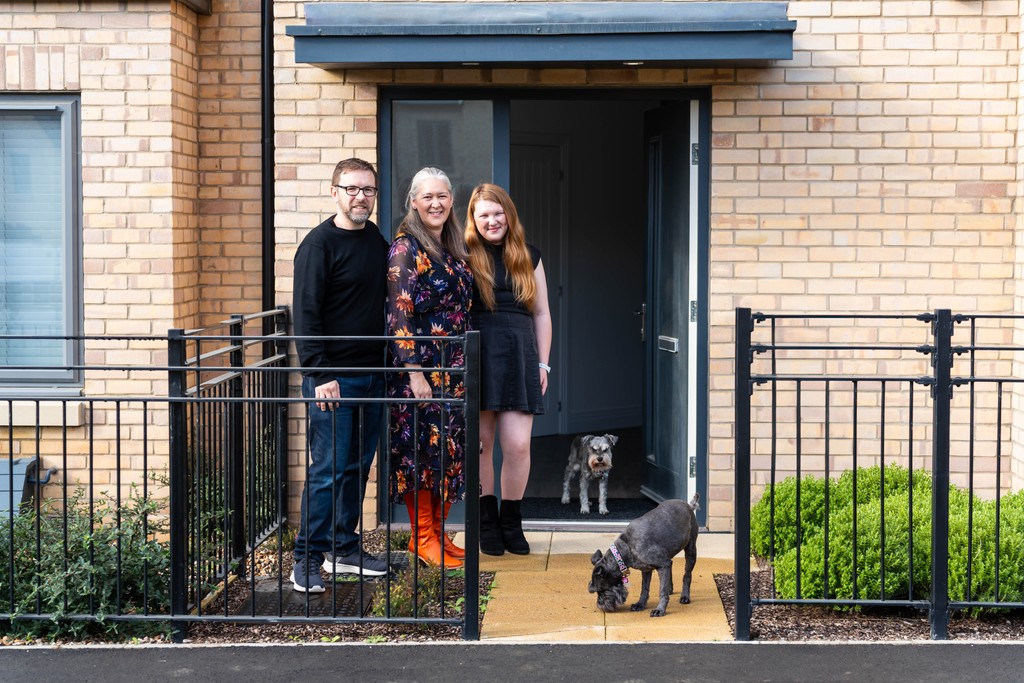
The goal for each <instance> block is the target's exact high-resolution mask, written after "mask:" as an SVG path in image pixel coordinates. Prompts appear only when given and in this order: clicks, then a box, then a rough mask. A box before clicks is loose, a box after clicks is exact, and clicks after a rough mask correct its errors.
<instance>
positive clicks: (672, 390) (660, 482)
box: [643, 102, 697, 501]
mask: <svg viewBox="0 0 1024 683" xmlns="http://www.w3.org/2000/svg"><path fill="white" fill-rule="evenodd" d="M694 119H696V116H695V114H694V113H692V112H691V103H690V102H678V103H673V104H669V105H665V106H662V107H660V108H658V109H655V110H652V111H650V112H648V113H647V115H646V118H645V121H644V126H645V130H644V138H645V141H646V149H647V153H646V163H647V268H648V276H647V282H648V285H647V301H646V310H645V317H646V321H645V325H644V328H645V340H644V343H645V359H644V364H645V374H646V387H645V392H644V393H645V406H644V407H645V410H644V421H645V429H644V432H645V439H644V441H645V450H646V455H647V463H646V470H645V472H644V484H643V492H644V494H645V495H647V496H649V497H651V498H653V499H654V500H658V501H661V500H664V499H667V498H683V499H687V498H688V497H689V495H690V492H691V491H692V490H693V488H694V479H695V476H696V472H695V464H696V461H695V460H693V461H691V458H692V457H694V456H695V455H696V454H695V452H694V447H693V444H694V435H693V431H694V428H695V424H694V422H695V420H694V417H693V408H694V405H693V403H694V400H693V392H692V391H691V390H692V386H691V383H692V382H693V381H694V375H695V368H694V365H695V364H694V363H691V358H695V353H694V352H695V350H696V344H695V342H694V340H693V335H692V329H691V327H695V323H696V311H697V292H696V287H695V282H696V280H695V275H696V260H695V257H696V254H695V253H694V252H695V249H694V248H693V245H692V243H691V234H692V233H693V232H694V229H693V228H694V227H695V226H693V225H692V223H693V219H692V217H693V215H695V214H694V213H693V211H692V210H691V209H692V207H691V203H692V199H691V196H692V193H691V180H692V176H695V170H694V171H691V158H692V157H691V150H692V148H691V144H693V142H694V141H695V139H696V138H695V136H694V134H693V132H692V131H691V121H693V120H694ZM693 168H694V169H696V167H693ZM691 317H692V318H693V323H691Z"/></svg>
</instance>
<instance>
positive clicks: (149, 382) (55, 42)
mask: <svg viewBox="0 0 1024 683" xmlns="http://www.w3.org/2000/svg"><path fill="white" fill-rule="evenodd" d="M196 39H197V20H196V16H195V13H194V12H192V11H191V10H189V9H187V8H186V7H185V6H184V5H182V4H180V3H178V2H150V3H115V2H88V3H86V2H83V3H44V2H13V3H7V4H6V5H5V6H4V11H3V12H2V13H0V45H2V46H3V48H2V49H3V61H0V90H2V91H4V92H13V93H17V92H42V93H50V92H52V93H66V92H70V93H79V94H80V97H81V143H80V144H81V164H82V168H81V172H82V232H81V243H82V280H83V303H84V321H85V324H84V333H85V334H87V335H96V336H98V335H104V336H108V337H112V336H117V335H133V336H134V335H140V336H145V335H164V334H165V333H166V331H167V329H168V328H171V327H191V326H194V325H195V324H196V321H197V315H198V313H199V309H198V301H199V292H198V289H197V285H198V280H197V278H198V262H197V254H196V243H197V241H198V235H197V232H196V231H197V228H198V221H197V215H196V214H197V206H196V203H197V199H198V194H197V171H198V168H197V154H198V149H197V113H198V112H197V105H198V100H197V93H196V84H197V83H198V80H199V76H198V71H197V63H196V49H197V44H196ZM85 362H86V363H87V364H90V365H104V364H106V365H111V364H122V363H124V364H127V363H131V364H145V365H158V366H159V365H164V364H166V344H162V343H153V342H129V341H126V340H107V341H90V342H88V343H87V344H86V348H85ZM164 377H165V373H149V374H147V373H126V372H115V373H99V372H89V373H87V374H86V378H85V387H84V392H83V393H84V396H85V398H86V399H90V398H101V397H103V396H109V395H131V396H143V397H151V396H159V395H165V394H166V381H165V380H164ZM84 410H85V413H86V415H88V416H89V419H91V420H92V422H93V423H94V424H95V425H96V427H95V430H94V432H93V433H92V434H91V435H90V434H89V433H88V431H87V430H86V429H85V428H82V427H73V428H70V429H69V430H68V435H67V447H66V450H65V447H64V446H63V445H62V443H61V439H62V434H61V432H62V430H61V429H60V428H52V427H41V428H40V429H39V430H38V431H37V430H36V429H35V428H27V427H22V428H16V429H15V430H14V432H13V440H12V441H13V449H12V448H11V447H10V446H9V441H8V439H7V438H6V437H5V438H4V439H3V440H2V441H3V445H2V446H0V449H2V451H0V453H3V452H6V451H8V450H13V454H14V455H18V456H24V455H36V454H38V455H42V456H43V458H44V461H45V464H46V465H47V466H55V467H58V468H59V469H60V470H61V476H62V477H64V476H66V477H67V479H68V481H71V482H74V481H87V480H88V479H89V477H92V481H94V482H95V483H96V484H97V485H100V486H104V485H109V484H112V483H113V482H114V481H115V475H114V470H115V469H116V468H117V466H118V464H120V465H121V468H122V470H124V474H123V476H122V483H123V484H128V483H130V482H131V481H133V480H135V481H138V480H139V479H140V478H141V471H142V462H141V457H142V453H141V448H140V444H141V442H142V436H143V430H144V429H145V430H146V434H147V437H148V439H149V442H150V444H151V449H150V451H149V453H147V454H146V455H147V456H148V457H149V466H150V467H151V468H159V467H161V466H163V465H164V464H165V463H166V452H167V451H166V430H167V428H166V425H167V418H166V411H165V410H162V409H161V408H160V407H159V406H151V407H150V408H149V409H147V410H145V411H144V409H143V407H142V405H141V404H140V403H138V402H124V403H122V404H121V405H120V406H119V407H116V406H115V405H114V404H113V403H111V402H107V401H102V400H101V401H97V402H95V403H90V402H88V401H87V403H86V406H85V409H84ZM5 429H6V428H5ZM116 434H119V435H120V438H121V444H120V451H119V452H118V450H117V448H116V447H115V445H114V443H113V442H112V441H111V440H110V439H111V438H112V437H114V436H115V435H116ZM90 436H91V439H90ZM37 439H38V442H39V445H38V447H37V446H36V442H37ZM64 453H67V457H66V458H65V457H64V455H63V454H64ZM118 459H120V460H118ZM90 467H91V468H92V470H93V471H92V473H91V474H90V473H89V471H88V469H89V468H90ZM131 470H135V473H134V474H132V472H131Z"/></svg>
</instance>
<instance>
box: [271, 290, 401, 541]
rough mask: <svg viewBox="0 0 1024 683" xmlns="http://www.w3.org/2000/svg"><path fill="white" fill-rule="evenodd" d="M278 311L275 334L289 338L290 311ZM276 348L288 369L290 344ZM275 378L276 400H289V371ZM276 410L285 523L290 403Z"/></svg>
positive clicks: (279, 481) (278, 472) (280, 512)
mask: <svg viewBox="0 0 1024 683" xmlns="http://www.w3.org/2000/svg"><path fill="white" fill-rule="evenodd" d="M276 310H277V315H275V316H274V321H275V326H274V334H275V335H277V336H287V334H288V323H289V321H288V317H289V316H288V311H289V309H288V307H287V306H278V307H277V309H276ZM274 346H275V349H274V350H275V352H276V354H278V355H281V356H282V357H284V359H285V361H284V362H283V363H282V364H281V367H283V368H286V367H287V366H288V360H287V359H288V342H287V341H284V340H282V339H277V340H276V341H275V344H274ZM274 378H275V381H274V392H275V393H274V398H288V371H287V370H281V371H278V372H275V373H274ZM300 381H301V378H300ZM275 408H276V411H277V412H276V414H275V416H274V435H275V439H276V448H275V449H274V452H275V457H274V465H275V468H276V476H277V496H276V499H275V502H276V505H277V510H276V513H277V521H278V522H284V521H285V519H286V518H287V516H288V510H287V506H288V503H287V501H288V403H287V402H285V401H282V402H281V403H277V404H275ZM384 410H385V412H387V406H384Z"/></svg>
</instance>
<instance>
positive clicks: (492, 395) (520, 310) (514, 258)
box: [465, 183, 551, 555]
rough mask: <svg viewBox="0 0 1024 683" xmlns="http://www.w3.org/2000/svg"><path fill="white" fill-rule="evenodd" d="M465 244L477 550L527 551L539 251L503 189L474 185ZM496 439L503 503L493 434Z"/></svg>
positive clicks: (544, 320)
mask: <svg viewBox="0 0 1024 683" xmlns="http://www.w3.org/2000/svg"><path fill="white" fill-rule="evenodd" d="M465 234H466V246H467V247H468V249H469V265H470V269H471V270H472V271H473V277H474V287H473V306H472V309H471V310H472V313H473V329H476V330H479V331H480V351H481V357H482V366H483V367H482V371H481V373H482V374H481V391H480V395H481V403H480V411H481V412H480V441H481V447H482V448H481V452H480V487H481V498H480V550H481V552H483V553H486V554H488V555H502V554H504V552H505V551H506V550H508V551H509V552H510V553H515V554H518V555H526V554H528V553H529V552H530V544H529V543H528V542H527V540H526V536H525V535H524V534H523V518H522V514H521V512H520V503H521V502H522V499H523V494H524V493H525V491H526V482H527V480H528V479H529V476H530V438H531V433H532V431H533V416H534V415H541V414H543V413H544V400H543V396H544V393H545V392H546V391H547V386H548V372H550V371H551V367H550V366H549V365H548V354H549V353H550V351H551V314H550V311H549V310H548V291H547V283H546V282H545V279H544V265H543V263H541V258H540V257H541V255H540V250H539V249H537V248H536V247H534V246H533V245H531V244H527V243H526V236H525V233H524V231H523V225H522V223H520V222H519V215H518V213H517V212H516V207H515V204H513V203H512V199H511V198H510V197H509V195H508V193H507V192H506V191H505V190H503V189H502V188H501V187H499V186H497V185H493V184H490V183H484V184H482V185H478V186H477V187H476V188H475V189H474V190H473V194H472V195H471V196H470V199H469V209H468V211H467V218H466V230H465ZM495 434H497V435H498V438H499V439H500V443H501V452H502V466H501V499H502V500H501V507H500V510H499V507H498V499H497V498H496V497H495V495H494V493H495V487H494V462H493V453H494V438H495Z"/></svg>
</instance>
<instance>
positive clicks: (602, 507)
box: [597, 477, 608, 515]
mask: <svg viewBox="0 0 1024 683" xmlns="http://www.w3.org/2000/svg"><path fill="white" fill-rule="evenodd" d="M597 511H598V512H599V513H601V514H602V515H607V514H608V477H601V481H599V482H598V483H597Z"/></svg>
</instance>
